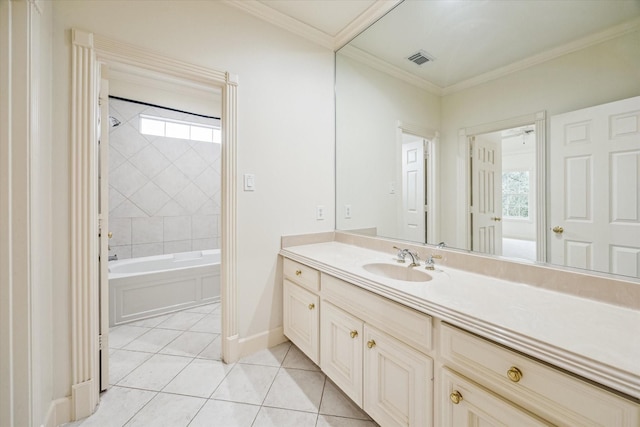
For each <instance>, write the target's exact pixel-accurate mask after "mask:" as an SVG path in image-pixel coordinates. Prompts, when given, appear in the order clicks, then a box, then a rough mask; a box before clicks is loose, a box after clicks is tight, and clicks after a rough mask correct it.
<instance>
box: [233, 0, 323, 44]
mask: <svg viewBox="0 0 640 427" xmlns="http://www.w3.org/2000/svg"><path fill="white" fill-rule="evenodd" d="M223 3H225V4H227V5H229V6H232V7H235V8H236V9H240V10H242V11H244V12H247V13H249V14H251V15H253V16H256V17H258V18H260V19H262V20H263V21H266V22H269V23H270V24H273V25H275V26H277V27H280V28H283V29H285V30H287V31H290V32H292V33H294V34H297V35H299V36H301V37H304V38H305V39H307V40H310V41H312V42H314V43H317V44H319V45H320V46H323V47H326V48H329V49H333V45H334V42H333V37H331V36H330V35H329V34H327V33H324V32H322V31H320V30H318V29H317V28H314V27H312V26H310V25H307V24H305V23H303V22H300V21H298V20H297V19H294V18H292V17H290V16H289V15H285V14H284V13H282V12H279V11H277V10H275V9H273V8H271V7H269V6H267V5H265V4H264V3H261V2H259V1H257V0H243V1H233V0H223Z"/></svg>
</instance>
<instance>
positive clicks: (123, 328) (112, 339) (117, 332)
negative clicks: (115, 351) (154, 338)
mask: <svg viewBox="0 0 640 427" xmlns="http://www.w3.org/2000/svg"><path fill="white" fill-rule="evenodd" d="M150 330H151V329H150V328H141V327H139V326H129V325H120V326H114V327H113V328H110V329H109V348H122V347H124V346H125V345H127V344H129V343H130V342H131V341H133V340H134V339H136V338H138V337H139V336H140V335H142V334H144V333H146V332H149V331H150Z"/></svg>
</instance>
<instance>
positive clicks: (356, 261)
mask: <svg viewBox="0 0 640 427" xmlns="http://www.w3.org/2000/svg"><path fill="white" fill-rule="evenodd" d="M336 234H338V233H336ZM310 238H311V239H316V238H317V236H310ZM358 239H359V238H358ZM296 240H297V243H303V241H301V240H300V239H299V238H297V239H296ZM374 240H375V242H376V244H378V243H381V242H382V239H374ZM283 241H285V242H287V241H288V240H287V239H286V238H285V239H283ZM289 241H291V240H289ZM384 243H385V244H386V245H387V246H388V250H384V251H381V250H372V249H369V248H365V247H362V246H356V245H351V244H345V243H341V242H337V241H329V242H324V243H311V244H302V245H300V246H285V247H283V249H282V251H281V254H282V255H284V256H286V257H287V258H290V259H293V260H296V261H299V262H302V263H304V264H306V265H309V266H311V267H313V268H316V269H318V270H320V271H321V272H325V273H328V274H330V275H332V276H334V277H337V278H339V279H343V280H346V281H348V282H350V283H353V284H355V285H356V286H359V287H361V288H364V289H367V290H370V291H372V292H375V293H376V294H379V295H382V296H384V297H386V298H389V299H391V300H394V301H397V302H399V303H401V304H404V305H406V306H408V307H411V308H414V309H416V310H419V311H421V312H424V313H428V314H430V315H432V316H436V317H438V318H440V319H442V320H443V321H446V322H448V323H451V324H453V325H456V326H459V327H462V328H464V329H466V330H468V331H471V332H473V333H476V334H478V335H480V336H483V337H486V338H488V339H491V340H493V341H496V342H499V343H501V344H504V345H507V346H509V347H511V348H513V349H516V350H518V351H522V352H524V353H526V354H528V355H530V356H533V357H535V358H538V359H540V360H542V361H545V362H548V363H551V364H553V365H555V366H558V367H561V368H563V369H566V370H568V371H570V372H573V373H575V374H577V375H580V376H582V377H584V378H587V379H590V380H593V381H595V382H597V383H599V384H603V385H605V386H607V387H611V388H613V389H615V390H618V391H619V392H621V393H625V394H627V395H629V396H632V397H634V398H636V399H640V365H638V363H637V361H638V360H640V341H638V340H637V339H636V337H638V336H640V310H638V309H632V308H628V307H621V306H618V305H613V304H608V303H604V302H599V301H595V300H593V299H587V298H583V297H579V296H576V295H570V294H568V293H562V292H557V291H553V290H549V289H544V288H541V287H538V286H530V285H525V284H522V283H514V282H512V281H506V280H504V279H500V278H496V277H491V276H488V275H481V274H477V273H473V272H469V271H463V270H461V269H458V268H453V267H450V266H447V265H445V264H444V263H441V264H440V265H438V262H439V261H440V260H436V270H435V271H432V272H428V273H429V274H431V276H432V277H433V279H432V280H431V281H429V282H426V283H409V282H404V281H397V280H392V279H384V278H381V277H380V276H377V275H374V274H372V273H369V272H367V271H366V270H364V268H363V267H362V266H363V264H365V263H370V262H381V263H393V264H395V261H394V255H395V251H393V250H392V249H391V245H389V241H387V242H384ZM283 246H284V245H283ZM387 246H385V248H386V247H387ZM422 250H424V251H427V252H429V253H431V252H435V251H436V249H435V248H426V247H422ZM442 253H444V254H445V258H446V257H447V256H448V251H443V252H442ZM469 257H474V256H469ZM423 259H424V258H423ZM505 264H506V263H505ZM503 267H504V266H503ZM527 267H528V266H527ZM420 268H422V269H424V267H420ZM504 268H505V269H508V267H504ZM534 268H537V269H544V267H539V266H534ZM501 274H504V271H501ZM538 274H544V272H538ZM567 274H569V273H567ZM534 280H537V279H535V278H534ZM578 280H579V278H578Z"/></svg>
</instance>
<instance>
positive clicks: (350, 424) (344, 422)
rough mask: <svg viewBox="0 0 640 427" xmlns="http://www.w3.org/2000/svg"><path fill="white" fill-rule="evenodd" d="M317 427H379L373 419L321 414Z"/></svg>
mask: <svg viewBox="0 0 640 427" xmlns="http://www.w3.org/2000/svg"><path fill="white" fill-rule="evenodd" d="M316 427H379V426H378V424H376V423H374V422H373V421H366V420H355V419H353V418H342V417H332V416H330V415H320V416H319V417H318V423H317V424H316Z"/></svg>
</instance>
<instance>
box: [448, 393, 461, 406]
mask: <svg viewBox="0 0 640 427" xmlns="http://www.w3.org/2000/svg"><path fill="white" fill-rule="evenodd" d="M449 399H451V401H452V402H453V403H454V404H455V405H457V404H458V403H460V402H462V395H461V394H460V392H459V391H458V390H453V393H451V394H450V395H449Z"/></svg>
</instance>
